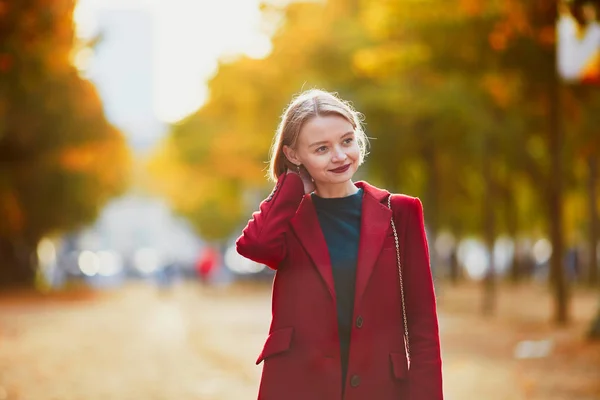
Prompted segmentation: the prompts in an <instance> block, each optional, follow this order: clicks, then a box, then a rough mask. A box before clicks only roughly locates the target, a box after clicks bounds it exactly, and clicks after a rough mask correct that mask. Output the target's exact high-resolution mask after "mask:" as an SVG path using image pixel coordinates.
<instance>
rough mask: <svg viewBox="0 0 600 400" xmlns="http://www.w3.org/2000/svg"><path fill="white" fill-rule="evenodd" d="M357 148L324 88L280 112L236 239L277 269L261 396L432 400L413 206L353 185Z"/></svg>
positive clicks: (433, 343)
mask: <svg viewBox="0 0 600 400" xmlns="http://www.w3.org/2000/svg"><path fill="white" fill-rule="evenodd" d="M366 146H367V138H366V136H365V133H364V131H363V129H362V127H361V123H360V119H359V114H358V113H357V112H356V111H355V110H354V109H353V108H352V107H351V106H350V105H349V104H348V103H347V102H345V101H343V100H341V99H339V98H338V97H337V96H336V95H334V94H332V93H328V92H325V91H320V90H310V91H308V92H305V93H302V94H301V95H299V96H298V97H296V98H295V99H293V101H292V102H291V104H290V105H289V106H288V108H287V110H286V111H285V113H284V114H283V116H282V120H281V123H280V126H279V128H278V130H277V132H276V134H275V138H274V142H273V148H272V151H271V162H270V175H271V178H272V179H273V180H274V181H275V182H276V185H275V188H274V190H273V192H272V193H271V195H270V196H269V197H268V198H267V199H265V200H264V201H263V202H262V203H261V204H260V209H259V210H258V211H257V212H255V213H254V214H253V215H252V219H251V220H250V221H249V222H248V225H247V226H246V228H245V229H244V230H243V232H242V235H241V236H240V237H239V239H238V240H237V250H238V252H239V253H240V254H241V255H243V256H244V257H247V258H249V259H252V260H254V261H256V262H259V263H264V264H266V265H268V266H269V267H271V268H273V269H274V270H276V271H277V272H276V275H275V279H274V282H273V293H272V311H273V317H272V321H271V327H270V330H269V335H268V338H267V340H266V342H265V344H264V348H263V350H262V352H261V353H260V356H259V357H258V360H257V364H259V363H261V362H263V363H264V364H263V371H262V379H261V383H260V389H259V394H258V399H260V400H283V399H285V400H309V399H310V400H320V399H323V400H340V399H344V400H365V399H368V400H441V399H442V398H443V395H442V373H441V357H440V341H439V333H438V320H437V312H436V301H435V294H434V287H433V282H432V276H431V269H430V266H429V253H428V246H427V241H426V237H425V228H424V223H423V210H422V205H421V202H420V201H419V199H417V198H413V197H409V196H404V195H391V194H390V193H389V192H388V191H386V190H383V189H379V188H376V187H374V186H372V185H370V184H369V183H367V182H353V181H352V177H353V175H354V174H355V173H356V171H357V169H358V168H359V166H360V165H361V164H362V163H363V161H364V159H365V155H366Z"/></svg>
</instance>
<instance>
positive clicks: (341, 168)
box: [329, 164, 350, 174]
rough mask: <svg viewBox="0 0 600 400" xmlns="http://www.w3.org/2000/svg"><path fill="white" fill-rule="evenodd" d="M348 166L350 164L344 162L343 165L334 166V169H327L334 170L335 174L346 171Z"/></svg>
mask: <svg viewBox="0 0 600 400" xmlns="http://www.w3.org/2000/svg"><path fill="white" fill-rule="evenodd" d="M348 168H350V164H346V165H344V166H343V167H339V168H336V169H330V170H329V171H331V172H335V173H336V174H341V173H343V172H346V171H348Z"/></svg>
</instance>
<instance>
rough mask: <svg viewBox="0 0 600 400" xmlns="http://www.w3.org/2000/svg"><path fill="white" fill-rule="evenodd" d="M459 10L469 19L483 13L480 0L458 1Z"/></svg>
mask: <svg viewBox="0 0 600 400" xmlns="http://www.w3.org/2000/svg"><path fill="white" fill-rule="evenodd" d="M459 8H460V10H461V11H462V12H464V13H465V14H467V15H468V16H470V17H473V16H477V15H480V14H481V13H482V12H483V1H482V0H460V1H459Z"/></svg>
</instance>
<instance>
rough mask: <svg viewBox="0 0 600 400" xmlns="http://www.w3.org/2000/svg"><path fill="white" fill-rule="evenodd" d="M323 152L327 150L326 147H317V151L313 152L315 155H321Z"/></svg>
mask: <svg viewBox="0 0 600 400" xmlns="http://www.w3.org/2000/svg"><path fill="white" fill-rule="evenodd" d="M325 150H327V146H321V147H318V148H317V150H315V151H316V152H317V153H323V152H325Z"/></svg>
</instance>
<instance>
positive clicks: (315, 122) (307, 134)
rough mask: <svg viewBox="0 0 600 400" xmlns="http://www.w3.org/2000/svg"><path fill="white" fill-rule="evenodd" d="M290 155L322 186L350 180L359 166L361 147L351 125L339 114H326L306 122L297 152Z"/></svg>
mask: <svg viewBox="0 0 600 400" xmlns="http://www.w3.org/2000/svg"><path fill="white" fill-rule="evenodd" d="M287 155H288V158H290V159H291V158H296V159H297V161H299V162H300V163H302V165H304V167H305V168H306V170H307V171H308V173H309V174H310V176H311V177H312V178H313V179H314V181H315V184H316V185H317V186H319V185H320V184H321V185H322V184H326V185H327V184H339V183H344V182H347V181H348V180H350V179H351V178H352V176H353V175H354V173H355V172H356V170H357V169H358V165H359V160H360V148H359V146H358V142H357V141H356V137H355V133H354V128H353V127H352V124H351V123H350V122H348V121H347V120H346V119H345V118H343V117H341V116H339V115H327V116H322V117H315V118H313V119H311V120H309V121H308V122H306V123H305V124H304V126H303V127H302V130H301V131H300V134H299V136H298V140H297V143H296V149H295V151H291V152H289V154H287ZM290 156H291V157H290ZM291 161H294V160H293V159H292V160H291ZM296 163H297V162H296Z"/></svg>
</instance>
